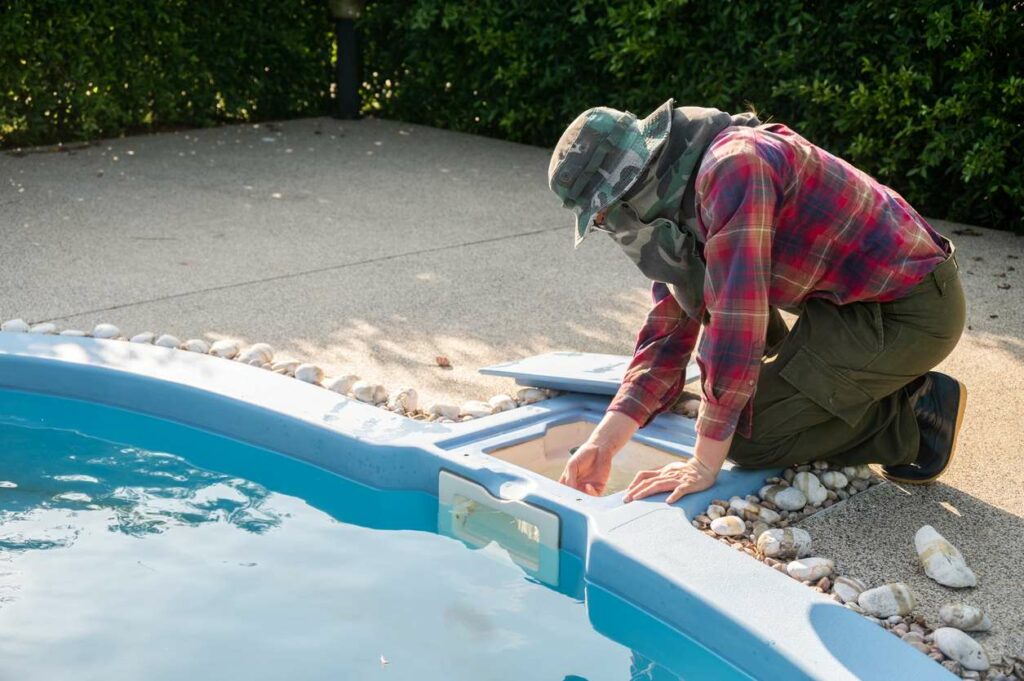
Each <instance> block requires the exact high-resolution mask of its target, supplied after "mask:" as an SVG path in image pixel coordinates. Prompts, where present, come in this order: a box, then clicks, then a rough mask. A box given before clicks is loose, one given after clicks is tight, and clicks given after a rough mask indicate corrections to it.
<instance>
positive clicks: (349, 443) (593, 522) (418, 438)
mask: <svg viewBox="0 0 1024 681" xmlns="http://www.w3.org/2000/svg"><path fill="white" fill-rule="evenodd" d="M0 387H2V388H7V389H12V390H20V391H29V392H37V393H43V394H50V395H55V396H61V397H66V398H71V399H79V400H85V401H91V402H96V403H101V404H105V405H109V406H113V407H119V408H122V409H127V410H130V411H135V412H139V413H143V414H148V415H152V416H157V417H160V418H164V419H168V420H171V421H176V422H179V423H183V424H185V425H189V426H193V427H197V428H201V429H204V430H207V431H211V432H214V433H216V434H219V435H223V436H227V437H231V438H234V439H237V440H240V441H242V442H245V443H249V444H253V445H256V446H259V447H263V448H265V449H269V450H272V451H276V452H280V453H282V454H286V455H289V456H292V457H295V458H297V459H300V460H303V461H306V462H309V463H312V464H314V465H317V466H321V467H323V468H325V469H328V470H330V471H333V472H336V473H338V474H340V475H343V476H345V477H347V478H349V479H351V480H354V481H357V482H360V483H363V484H366V485H369V486H372V487H376V488H379V489H394V490H399V489H403V490H419V491H425V492H428V493H431V494H434V495H438V494H439V493H441V491H442V490H441V484H440V481H441V480H442V479H444V478H445V477H446V476H452V477H453V479H455V480H456V481H460V480H464V481H466V483H468V484H462V483H461V482H460V483H459V484H456V485H454V487H452V486H450V485H448V483H446V485H448V486H446V487H445V490H444V493H445V494H447V495H455V496H458V495H461V497H462V498H463V499H465V500H467V501H472V502H474V503H476V504H479V505H481V506H482V507H484V508H487V507H490V508H496V509H497V510H499V511H500V512H501V513H505V514H506V515H508V517H509V518H511V521H510V522H511V523H512V524H513V525H514V527H515V528H517V529H516V534H515V535H513V536H515V537H516V538H515V539H514V541H517V542H521V543H520V546H519V548H518V549H517V548H515V547H510V548H512V551H510V555H511V554H512V553H514V552H515V551H520V552H521V553H523V555H521V556H520V560H519V561H517V562H520V563H521V564H526V565H527V566H529V565H530V560H532V558H531V557H530V546H529V542H528V541H526V540H528V539H533V540H537V542H538V544H544V543H547V544H550V543H552V541H553V540H552V538H551V537H552V533H553V532H554V533H556V534H557V546H556V548H560V549H562V550H566V551H569V552H570V553H573V554H575V555H576V556H578V557H580V558H581V559H583V560H584V561H585V565H586V580H587V582H589V583H590V584H593V585H595V586H597V587H601V588H603V589H605V590H608V591H610V592H612V593H613V594H615V595H618V596H620V597H622V598H624V599H626V600H627V601H629V602H631V603H633V604H635V605H636V606H637V607H639V608H641V609H643V610H646V611H647V612H649V613H651V614H653V615H655V616H656V617H658V618H659V619H661V620H663V621H664V622H666V623H667V624H669V625H671V626H672V627H674V628H676V629H678V630H679V631H681V632H682V633H683V634H685V635H687V636H690V637H691V638H693V639H696V640H697V641H699V642H700V643H702V644H703V645H704V646H706V647H707V648H708V649H709V650H711V651H712V652H714V653H716V654H717V655H719V656H721V657H722V658H724V659H726V660H728V661H729V662H731V663H732V664H734V665H735V666H736V667H737V668H739V669H740V670H742V671H743V672H745V673H747V674H749V675H750V676H752V677H755V678H765V679H828V680H830V681H831V680H833V679H890V678H909V679H952V678H955V677H953V676H952V675H950V674H949V673H948V672H946V670H944V669H943V668H942V667H941V666H939V665H937V664H935V663H934V662H933V661H932V660H930V659H929V658H927V657H926V656H924V655H922V654H921V653H919V652H917V651H916V650H914V649H913V648H911V647H910V646H907V645H906V644H904V643H903V642H901V641H899V640H898V639H897V638H896V637H894V636H892V635H891V634H889V633H887V632H886V631H884V630H883V629H882V628H880V627H878V626H876V625H874V624H872V623H871V622H869V621H868V620H866V619H864V618H863V617H861V616H859V615H857V614H856V613H854V612H852V611H850V610H848V609H846V608H843V607H841V606H840V605H838V604H837V603H835V602H834V601H832V600H831V599H829V598H827V597H825V596H823V595H822V594H819V593H816V592H814V591H813V590H811V589H808V588H806V587H804V586H803V585H802V584H800V583H799V582H797V581H795V580H792V579H790V578H789V577H787V576H785V575H782V574H781V573H779V572H776V571H775V570H771V569H769V568H767V567H766V566H764V565H763V564H761V563H759V562H757V561H753V560H750V559H749V558H748V557H747V556H745V555H743V554H741V553H738V552H737V551H735V550H733V549H731V548H730V547H727V546H725V545H724V544H722V543H721V542H718V541H715V540H714V539H712V538H709V537H707V536H705V535H704V534H702V533H701V532H699V531H697V530H696V529H694V528H693V527H692V526H691V525H690V522H689V518H690V517H693V516H694V515H695V514H696V513H698V512H700V510H702V509H703V508H704V507H706V505H707V503H708V501H709V500H710V499H711V498H712V497H725V498H728V497H729V496H730V495H733V494H740V495H744V494H748V493H750V492H752V491H754V490H755V489H756V488H757V487H758V486H759V484H760V482H761V481H762V480H763V479H764V477H765V475H766V472H765V471H740V470H733V469H731V468H728V467H727V468H726V469H725V470H723V472H722V474H721V476H720V478H719V482H718V484H717V485H716V486H715V487H714V488H713V489H712V490H709V491H707V492H704V493H701V494H697V495H693V496H690V497H685V498H684V499H683V500H682V501H681V502H680V503H678V504H676V505H674V506H667V505H666V504H665V503H664V496H663V495H661V496H658V497H654V498H651V499H645V500H641V501H638V502H633V503H630V504H623V503H622V494H621V492H615V493H612V494H610V495H608V496H605V497H600V498H596V497H589V496H586V495H583V494H580V493H578V492H576V491H575V490H573V489H570V488H568V487H565V486H563V485H560V484H558V483H557V482H556V481H554V480H551V479H549V477H545V475H542V474H539V473H537V472H534V471H532V470H529V469H528V468H529V467H533V466H531V465H530V464H529V461H528V460H529V459H530V456H527V457H526V461H525V462H526V463H527V466H528V468H524V467H522V466H519V465H516V464H515V463H512V462H511V461H510V460H502V458H499V457H501V456H502V452H504V455H505V456H506V457H511V456H512V455H511V454H510V453H509V452H510V450H511V451H520V452H522V451H527V450H529V447H527V448H526V450H523V449H519V450H516V449H514V448H515V447H516V446H518V445H522V444H523V443H528V442H530V441H537V440H540V441H541V442H544V439H545V437H546V434H547V433H555V434H558V435H556V436H554V437H556V438H557V437H561V434H562V433H563V432H565V433H570V431H572V429H573V428H582V429H583V430H585V429H586V428H587V427H589V426H587V425H586V424H593V423H596V421H597V420H599V419H600V417H601V414H602V413H603V411H604V408H605V406H606V405H607V401H608V400H607V398H606V397H601V396H589V395H580V394H570V395H565V396H561V397H558V398H555V399H551V400H547V401H545V402H541V403H538V404H535V405H530V406H526V407H520V408H518V409H514V410H511V411H506V412H502V413H499V414H495V415H493V416H489V417H486V418H481V419H475V420H472V421H467V422H462V423H451V424H441V423H423V422H418V421H414V420H411V419H408V418H405V417H403V416H399V415H397V414H393V413H390V412H387V411H384V410H381V409H378V408H375V407H372V406H370V405H366V404H362V403H359V402H357V401H355V400H351V399H348V398H346V397H343V396H341V395H338V394H336V393H333V392H331V391H328V390H324V389H322V388H319V387H316V386H313V385H309V384H306V383H303V382H301V381H297V380H294V379H292V378H288V377H285V376H281V375H278V374H275V373H273V372H269V371H264V370H261V369H257V368H254V367H251V366H248V365H245V364H242V363H239V362H232V361H229V360H223V359H219V358H215V357H210V356H207V355H199V354H195V353H190V352H180V351H177V350H171V349H166V348H160V347H154V346H148V345H139V344H134V343H126V342H121V341H107V340H96V339H91V338H71V337H59V336H39V335H30V334H24V333H4V332H0ZM692 423H693V422H692V421H690V420H689V419H685V418H683V417H680V416H675V415H671V414H666V415H662V416H659V417H658V418H657V419H655V420H654V421H653V422H652V423H651V424H650V425H649V426H647V427H646V428H644V429H643V430H641V431H640V433H639V434H638V436H637V440H638V442H639V443H640V444H641V445H642V446H644V447H648V448H653V449H655V450H657V451H658V452H664V454H665V455H666V456H671V457H678V456H688V455H689V454H690V453H691V452H692V444H693V441H694V435H693V426H692ZM573 424H577V425H573ZM579 424H584V425H579ZM563 425H567V426H569V428H568V429H567V430H565V431H561V430H558V429H559V427H560V426H563ZM583 430H579V431H578V432H577V431H572V432H571V434H572V438H567V439H575V438H576V437H577V436H578V435H579V434H580V433H582V432H583ZM561 444H562V441H561V440H560V441H559V444H558V446H557V447H553V449H561ZM643 451H645V452H646V451H647V450H643ZM488 452H492V453H494V454H495V455H493V456H492V455H491V454H489V453H488ZM531 456H534V455H531ZM545 456H546V454H545ZM471 490H472V491H471ZM523 509H534V510H535V511H536V512H534V511H533V510H531V511H528V512H526V513H523V512H522V510H523ZM456 522H461V521H459V519H456ZM500 524H501V523H499V525H500ZM505 526H506V528H507V526H508V523H507V522H506V523H505ZM555 527H557V531H556V530H553V529H552V528H555ZM459 531H463V532H464V533H465V534H467V535H469V534H474V533H476V534H477V535H480V534H481V533H484V534H486V533H487V532H488V530H487V529H486V523H482V524H479V525H474V524H473V522H472V521H471V522H470V523H469V524H468V525H467V524H465V523H463V525H462V528H461V530H459ZM478 538H483V539H486V537H478ZM496 541H497V540H496ZM509 541H512V540H509ZM499 543H500V542H499ZM513 557H515V556H513ZM536 567H537V568H538V569H541V566H540V565H539V564H538V565H537V566H536ZM538 576H541V575H538ZM543 576H545V577H547V578H550V577H551V575H550V573H546V574H545V575H543ZM865 651H871V653H870V654H865Z"/></svg>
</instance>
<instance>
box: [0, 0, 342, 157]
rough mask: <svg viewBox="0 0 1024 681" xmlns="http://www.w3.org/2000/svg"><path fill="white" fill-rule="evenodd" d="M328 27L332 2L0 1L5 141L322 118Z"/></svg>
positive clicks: (1, 133)
mask: <svg viewBox="0 0 1024 681" xmlns="http://www.w3.org/2000/svg"><path fill="white" fill-rule="evenodd" d="M331 29H332V25H331V21H330V16H329V12H328V10H327V6H326V3H325V2H324V0H278V1H276V2H275V1H267V0H158V1H154V0H142V1H134V0H106V1H102V0H75V1H70V0H3V1H2V2H0V146H6V147H11V146H19V145H29V144H42V143H52V142H69V141H72V140H76V139H87V138H91V137H96V136H100V135H111V134H117V133H120V132H124V131H134V130H146V129H163V128H167V127H169V126H203V125H212V124H215V123H218V122H226V121H248V120H258V119H272V118H284V117H288V116H309V115H318V114H321V113H323V112H325V111H326V110H327V108H328V106H329V101H330V100H329V87H330V83H331V73H332V71H331V53H332V50H333V38H332V33H331Z"/></svg>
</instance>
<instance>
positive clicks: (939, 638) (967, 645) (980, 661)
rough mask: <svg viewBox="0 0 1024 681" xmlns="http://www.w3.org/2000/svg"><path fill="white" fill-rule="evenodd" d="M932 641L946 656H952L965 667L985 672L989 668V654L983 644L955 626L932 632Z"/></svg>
mask: <svg viewBox="0 0 1024 681" xmlns="http://www.w3.org/2000/svg"><path fill="white" fill-rule="evenodd" d="M932 643H934V644H935V647H936V648H938V649H939V650H941V651H942V653H943V654H944V655H945V656H946V657H950V658H952V659H954V660H956V661H957V662H959V663H960V664H961V665H963V667H964V669H970V670H972V671H976V672H983V671H985V670H987V669H988V667H989V662H988V655H986V654H985V649H984V648H982V647H981V644H980V643H978V642H977V641H975V640H974V639H973V638H971V637H970V636H968V635H967V634H965V633H964V632H962V631H960V630H959V629H954V628H953V627H942V628H940V629H936V630H935V631H933V632H932Z"/></svg>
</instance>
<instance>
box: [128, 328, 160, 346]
mask: <svg viewBox="0 0 1024 681" xmlns="http://www.w3.org/2000/svg"><path fill="white" fill-rule="evenodd" d="M155 340H156V334H155V333H153V332H152V331H143V332H142V333H137V334H135V335H134V336H132V337H131V338H129V339H128V342H129V343H143V344H145V345H151V344H152V343H153V341H155Z"/></svg>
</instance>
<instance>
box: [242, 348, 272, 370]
mask: <svg viewBox="0 0 1024 681" xmlns="http://www.w3.org/2000/svg"><path fill="white" fill-rule="evenodd" d="M237 359H238V361H239V362H245V363H246V364H252V363H253V362H254V361H257V362H259V365H260V366H262V365H264V364H268V363H270V362H273V361H274V348H272V347H270V346H269V345H267V344H266V343H256V344H255V345H251V346H249V347H247V348H246V349H245V350H243V351H242V352H241V353H239V355H238V357H237Z"/></svg>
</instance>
